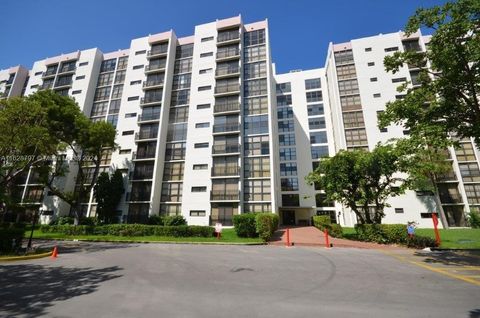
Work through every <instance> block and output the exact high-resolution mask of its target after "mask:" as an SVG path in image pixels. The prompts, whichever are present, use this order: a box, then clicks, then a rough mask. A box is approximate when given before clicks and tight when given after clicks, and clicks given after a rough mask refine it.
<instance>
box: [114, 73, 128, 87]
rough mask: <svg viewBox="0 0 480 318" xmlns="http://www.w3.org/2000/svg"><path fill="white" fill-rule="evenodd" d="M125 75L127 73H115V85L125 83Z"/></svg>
mask: <svg viewBox="0 0 480 318" xmlns="http://www.w3.org/2000/svg"><path fill="white" fill-rule="evenodd" d="M126 74H127V71H117V74H116V75H115V82H114V83H115V84H122V83H123V82H125V75H126Z"/></svg>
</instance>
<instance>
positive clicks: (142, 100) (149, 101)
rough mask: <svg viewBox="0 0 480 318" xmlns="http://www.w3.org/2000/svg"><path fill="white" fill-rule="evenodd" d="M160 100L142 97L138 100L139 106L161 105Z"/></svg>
mask: <svg viewBox="0 0 480 318" xmlns="http://www.w3.org/2000/svg"><path fill="white" fill-rule="evenodd" d="M161 102H162V98H161V97H160V98H158V97H157V98H153V97H142V98H140V105H144V104H153V103H161Z"/></svg>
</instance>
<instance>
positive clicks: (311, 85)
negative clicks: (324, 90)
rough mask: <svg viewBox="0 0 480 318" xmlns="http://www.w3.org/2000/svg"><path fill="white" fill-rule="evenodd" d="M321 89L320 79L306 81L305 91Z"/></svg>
mask: <svg viewBox="0 0 480 318" xmlns="http://www.w3.org/2000/svg"><path fill="white" fill-rule="evenodd" d="M316 88H321V82H320V78H312V79H307V80H305V89H306V90H309V89H316Z"/></svg>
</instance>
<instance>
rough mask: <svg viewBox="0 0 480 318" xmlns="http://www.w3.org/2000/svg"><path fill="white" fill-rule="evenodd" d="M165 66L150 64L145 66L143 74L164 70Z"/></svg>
mask: <svg viewBox="0 0 480 318" xmlns="http://www.w3.org/2000/svg"><path fill="white" fill-rule="evenodd" d="M164 69H165V64H152V65H147V66H145V72H153V71H158V70H164Z"/></svg>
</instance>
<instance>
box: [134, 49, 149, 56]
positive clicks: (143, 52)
mask: <svg viewBox="0 0 480 318" xmlns="http://www.w3.org/2000/svg"><path fill="white" fill-rule="evenodd" d="M145 53H147V50H141V51H137V52H135V55H142V54H145Z"/></svg>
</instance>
